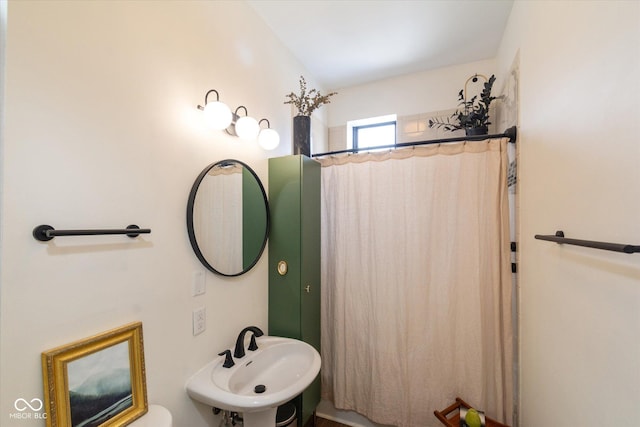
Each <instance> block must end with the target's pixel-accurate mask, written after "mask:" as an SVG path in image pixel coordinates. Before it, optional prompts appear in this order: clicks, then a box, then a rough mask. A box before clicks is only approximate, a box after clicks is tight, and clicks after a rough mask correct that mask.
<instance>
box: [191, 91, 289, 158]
mask: <svg viewBox="0 0 640 427" xmlns="http://www.w3.org/2000/svg"><path fill="white" fill-rule="evenodd" d="M212 92H215V94H216V100H215V101H212V102H209V100H208V98H209V95H210V94H211V93H212ZM240 109H243V110H244V116H239V115H238V111H239V110H240ZM198 110H202V112H203V116H204V120H205V122H206V124H207V126H208V127H210V128H212V129H215V130H224V131H226V132H227V133H228V134H229V135H232V136H237V137H238V138H240V139H243V140H255V139H256V138H257V139H258V144H260V146H261V147H262V148H264V149H265V150H273V149H274V148H276V147H277V146H278V144H280V135H278V132H276V131H275V130H273V129H271V124H270V123H269V120H267V119H261V120H260V122H258V121H257V120H256V119H254V118H253V117H250V116H249V113H248V111H247V107H245V106H244V105H241V106H239V107H238V108H236V110H235V111H234V112H233V113H232V112H231V109H229V107H228V106H227V105H226V104H224V103H222V102H220V95H219V94H218V91H216V90H215V89H211V90H210V91H208V92H207V94H206V95H205V97H204V107H203V106H202V105H198ZM263 121H265V122H267V127H266V128H265V129H261V128H260V123H262V122H263Z"/></svg>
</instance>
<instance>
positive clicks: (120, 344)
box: [42, 322, 148, 427]
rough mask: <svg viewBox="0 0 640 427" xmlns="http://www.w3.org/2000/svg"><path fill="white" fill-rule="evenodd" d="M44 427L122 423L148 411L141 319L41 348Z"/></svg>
mask: <svg viewBox="0 0 640 427" xmlns="http://www.w3.org/2000/svg"><path fill="white" fill-rule="evenodd" d="M42 376H43V379H44V400H45V409H46V411H47V427H76V426H77V427H81V426H82V427H116V426H125V425H127V424H129V423H131V422H132V421H133V420H135V419H137V418H139V417H141V416H142V415H144V414H145V413H146V412H147V408H148V404H147V386H146V378H145V368H144V347H143V341H142V323H141V322H134V323H129V324H127V325H124V326H122V327H119V328H116V329H113V330H110V331H107V332H103V333H101V334H98V335H94V336H92V337H89V338H85V339H83V340H79V341H76V342H73V343H70V344H67V345H64V346H61V347H57V348H54V349H51V350H48V351H45V352H43V353H42Z"/></svg>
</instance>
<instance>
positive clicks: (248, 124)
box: [233, 105, 260, 140]
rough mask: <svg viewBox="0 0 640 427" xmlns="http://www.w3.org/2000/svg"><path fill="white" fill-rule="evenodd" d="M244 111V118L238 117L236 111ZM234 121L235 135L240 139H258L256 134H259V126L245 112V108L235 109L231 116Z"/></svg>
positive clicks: (242, 106)
mask: <svg viewBox="0 0 640 427" xmlns="http://www.w3.org/2000/svg"><path fill="white" fill-rule="evenodd" d="M241 108H243V109H244V116H242V117H240V116H238V110H239V109H241ZM233 116H234V118H235V119H236V120H235V124H234V127H235V134H236V135H237V136H238V138H240V139H246V140H252V139H256V138H257V137H258V133H259V132H260V125H259V124H258V121H257V120H256V119H254V118H253V117H249V113H248V112H247V107H245V106H244V105H241V106H239V107H238V108H236V111H235V112H234V114H233Z"/></svg>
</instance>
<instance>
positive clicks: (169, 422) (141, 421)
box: [129, 405, 173, 427]
mask: <svg viewBox="0 0 640 427" xmlns="http://www.w3.org/2000/svg"><path fill="white" fill-rule="evenodd" d="M129 426H130V427H173V418H172V417H171V412H169V410H168V409H167V408H165V407H164V406H160V405H149V409H148V411H147V413H146V414H144V415H143V416H141V417H140V418H138V419H137V420H135V421H134V422H132V423H131V424H129Z"/></svg>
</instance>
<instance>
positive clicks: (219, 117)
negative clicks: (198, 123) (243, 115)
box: [203, 101, 233, 130]
mask: <svg viewBox="0 0 640 427" xmlns="http://www.w3.org/2000/svg"><path fill="white" fill-rule="evenodd" d="M203 114H204V120H205V123H206V124H207V126H209V127H210V128H212V129H215V130H224V129H226V128H227V127H229V125H230V124H231V120H232V119H233V117H232V115H231V110H230V109H229V107H227V104H225V103H223V102H220V101H214V102H209V103H207V105H205V106H204V112H203Z"/></svg>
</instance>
